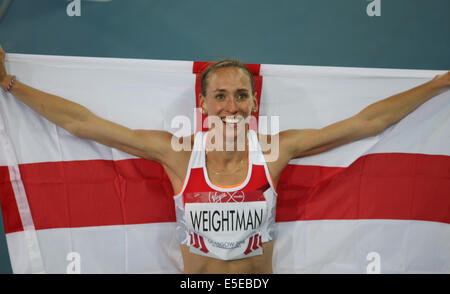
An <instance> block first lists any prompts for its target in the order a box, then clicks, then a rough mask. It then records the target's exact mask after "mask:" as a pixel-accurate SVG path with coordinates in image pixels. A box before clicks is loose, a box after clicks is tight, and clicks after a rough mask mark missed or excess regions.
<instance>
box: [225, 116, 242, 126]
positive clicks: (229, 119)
mask: <svg viewBox="0 0 450 294" xmlns="http://www.w3.org/2000/svg"><path fill="white" fill-rule="evenodd" d="M222 120H223V121H224V122H225V123H227V124H237V123H238V122H239V121H240V120H241V119H240V118H237V117H225V118H223V119H222Z"/></svg>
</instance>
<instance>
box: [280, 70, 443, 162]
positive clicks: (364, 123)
mask: <svg viewBox="0 0 450 294" xmlns="http://www.w3.org/2000/svg"><path fill="white" fill-rule="evenodd" d="M449 87H450V72H447V73H445V74H442V75H438V76H436V77H435V78H434V79H432V80H431V81H429V82H427V83H424V84H422V85H420V86H417V87H415V88H413V89H410V90H408V91H405V92H402V93H399V94H397V95H394V96H391V97H389V98H386V99H384V100H381V101H378V102H376V103H373V104H371V105H369V106H368V107H366V108H365V109H363V110H362V111H361V112H359V113H358V114H356V115H355V116H353V117H351V118H348V119H345V120H342V121H339V122H337V123H334V124H332V125H329V126H326V127H324V128H322V129H308V130H288V131H284V132H281V133H280V155H281V156H283V154H284V156H285V158H284V159H285V160H284V161H286V160H290V159H292V158H298V157H304V156H308V155H313V154H318V153H321V152H324V151H327V150H330V149H332V148H335V147H338V146H341V145H343V144H347V143H350V142H353V141H356V140H359V139H362V138H365V137H369V136H374V135H376V134H378V133H381V132H382V131H383V130H385V129H386V128H388V127H389V126H391V125H392V124H394V123H396V122H398V121H399V120H401V119H402V118H404V117H405V116H407V115H408V114H409V113H411V112H412V111H414V110H415V109H416V108H417V107H419V106H420V105H421V104H423V103H424V102H426V101H427V100H429V99H431V98H432V97H433V96H435V95H437V94H439V93H441V92H443V91H445V90H446V89H448V88H449Z"/></svg>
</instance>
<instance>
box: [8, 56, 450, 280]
mask: <svg viewBox="0 0 450 294" xmlns="http://www.w3.org/2000/svg"><path fill="white" fill-rule="evenodd" d="M204 66H205V64H204V63H198V62H185V61H157V60H135V59H107V58H77V57H61V56H39V55H23V54H9V55H8V56H7V68H8V71H9V72H11V73H14V74H15V75H17V76H18V77H19V80H21V81H22V82H24V83H26V84H28V85H30V86H33V87H35V88H38V89H40V90H43V91H46V92H49V93H52V94H55V95H59V96H61V97H64V98H66V99H69V100H72V101H74V102H77V103H80V104H82V105H84V106H86V107H87V108H89V109H90V110H91V111H92V112H94V113H95V114H97V115H99V116H101V117H103V118H105V119H108V120H111V121H114V122H117V123H119V124H122V125H125V126H127V127H130V128H136V129H157V130H166V131H169V132H172V133H174V134H176V135H178V136H184V135H189V134H191V133H193V132H195V131H198V130H200V129H201V128H200V126H199V122H200V123H201V119H199V116H198V115H197V112H196V111H195V108H196V106H197V100H196V94H198V91H199V86H198V76H199V73H200V72H201V68H203V67H204ZM250 67H251V70H252V72H253V74H254V75H255V77H256V87H257V91H258V93H259V97H258V99H259V101H260V105H259V123H258V128H259V131H260V132H262V133H276V132H278V131H283V130H286V129H307V128H321V127H324V126H326V125H329V124H331V123H334V122H336V121H339V120H342V119H345V118H348V117H350V116H353V115H354V114H356V113H358V112H359V111H361V110H362V109H363V108H364V107H366V106H368V105H369V104H371V103H374V102H376V101H378V100H381V99H384V98H386V97H388V96H391V95H393V94H396V93H399V92H402V91H405V90H407V89H410V88H413V87H415V86H417V85H419V84H421V83H423V82H425V81H427V80H429V79H431V78H432V77H434V76H435V75H436V74H438V73H439V72H437V71H427V70H394V69H369V68H335V67H311V66H287V65H264V64H262V65H251V66H250ZM0 98H1V99H0V116H1V117H0V140H1V144H0V177H1V183H0V203H1V208H2V215H3V223H4V226H5V232H6V239H7V244H8V251H9V255H10V259H11V264H12V267H13V272H14V273H39V272H44V273H66V272H68V271H70V270H71V269H72V267H73V266H74V264H73V262H74V258H73V257H74V256H75V257H77V261H78V264H77V265H76V266H78V267H79V268H78V272H81V273H180V272H182V270H183V262H182V258H181V253H180V249H179V245H178V242H177V240H176V238H175V212H174V204H173V200H172V196H173V191H172V187H171V185H170V183H169V180H168V177H167V175H166V174H165V173H164V170H163V168H162V167H161V165H159V164H158V163H156V162H152V161H149V160H144V159H139V158H136V157H134V156H131V155H128V154H126V153H123V152H120V151H118V150H115V149H112V148H109V147H106V146H103V145H100V144H98V143H95V142H92V141H87V140H82V139H79V138H76V137H74V136H72V135H71V134H69V133H68V132H67V131H65V130H64V129H62V128H60V127H57V126H55V125H54V124H52V123H50V122H49V121H47V120H46V119H45V118H43V117H40V116H39V115H38V114H36V113H35V112H34V111H33V110H31V109H30V108H28V107H27V106H26V105H24V104H23V103H22V102H20V101H19V100H17V99H15V98H14V97H13V96H12V95H11V94H8V93H5V92H1V97H0ZM265 118H267V119H265ZM271 118H278V122H279V128H272V127H271V126H272V125H271V122H270V121H271ZM180 122H183V123H182V124H181V123H180ZM449 146H450V93H449V92H448V91H447V92H444V93H442V94H440V95H438V96H436V97H434V98H433V99H431V100H430V101H428V102H426V103H425V104H423V105H422V106H421V107H419V108H418V109H417V110H416V111H414V112H413V113H411V114H410V115H408V116H407V117H405V118H404V119H403V120H402V121H400V122H399V123H397V124H395V125H393V126H391V127H390V128H388V129H387V130H385V131H384V132H383V133H381V134H379V135H377V136H373V137H369V138H366V139H363V140H359V141H357V142H354V143H351V144H347V145H345V146H341V147H339V148H336V149H334V150H331V151H328V152H325V153H322V154H318V155H314V156H310V157H306V158H302V159H295V160H292V161H291V162H290V163H289V165H288V166H287V167H286V169H285V170H284V171H283V173H282V175H281V178H280V180H279V184H278V193H279V196H278V203H277V226H276V236H275V247H274V256H273V264H274V271H275V273H366V272H381V273H449V272H450V226H449V222H450V157H449V155H450V148H449Z"/></svg>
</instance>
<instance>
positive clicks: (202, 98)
mask: <svg viewBox="0 0 450 294" xmlns="http://www.w3.org/2000/svg"><path fill="white" fill-rule="evenodd" d="M198 99H199V105H200V108H201V109H202V113H203V114H206V113H207V111H206V98H205V96H203V94H202V93H200V94H199V95H198Z"/></svg>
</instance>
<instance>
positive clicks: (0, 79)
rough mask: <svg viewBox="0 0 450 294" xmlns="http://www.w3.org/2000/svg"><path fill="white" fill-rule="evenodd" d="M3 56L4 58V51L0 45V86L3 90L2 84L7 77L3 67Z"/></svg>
mask: <svg viewBox="0 0 450 294" xmlns="http://www.w3.org/2000/svg"><path fill="white" fill-rule="evenodd" d="M5 56H6V53H5V50H3V47H2V45H0V86H1V87H3V88H5V85H4V83H5V82H6V80H7V76H8V74H7V73H6V67H5ZM6 86H7V85H6Z"/></svg>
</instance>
